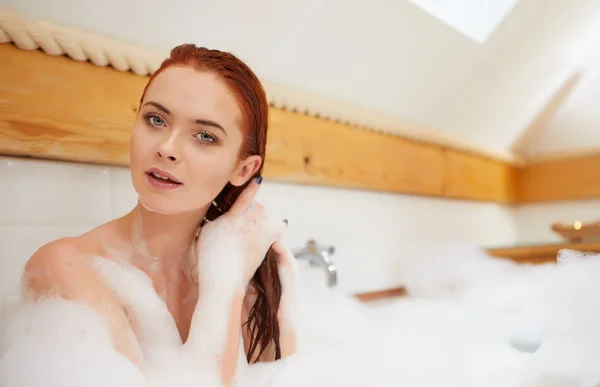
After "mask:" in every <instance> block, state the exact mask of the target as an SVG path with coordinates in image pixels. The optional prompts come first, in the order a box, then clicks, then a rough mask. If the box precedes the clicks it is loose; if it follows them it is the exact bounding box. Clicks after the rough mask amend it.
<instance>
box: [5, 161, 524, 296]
mask: <svg viewBox="0 0 600 387" xmlns="http://www.w3.org/2000/svg"><path fill="white" fill-rule="evenodd" d="M263 184H264V186H263V187H262V188H261V191H260V193H259V200H261V201H262V202H263V203H265V204H266V206H268V207H269V208H270V209H272V210H273V211H275V212H276V213H278V214H281V216H285V217H286V218H288V219H289V221H290V225H289V230H288V233H287V241H288V243H289V245H290V247H302V246H304V244H305V243H306V242H307V240H309V239H310V238H315V239H316V240H317V241H318V242H321V243H323V244H331V245H334V246H335V248H336V249H337V252H336V253H335V255H334V257H333V258H334V260H335V263H336V265H337V267H338V270H339V287H340V289H341V290H343V291H346V292H358V291H369V290H378V289H382V288H386V287H392V286H397V285H398V284H399V283H398V278H399V275H400V273H399V272H398V271H397V270H395V265H396V264H398V260H399V258H400V257H403V256H406V255H407V254H414V252H415V251H417V250H418V248H419V247H421V246H424V245H427V244H432V243H436V242H439V241H444V240H456V239H458V240H463V241H465V240H468V241H472V242H474V243H477V244H479V245H482V246H490V245H510V244H513V243H515V242H516V241H517V234H516V225H515V221H514V214H513V212H512V211H511V210H510V209H505V208H502V207H501V206H498V205H495V204H488V203H470V202H460V201H447V200H439V199H427V198H421V197H409V196H403V195H392V194H383V193H374V192H361V191H350V190H341V189H329V188H321V187H309V186H294V185H285V184H277V183H273V182H269V181H265V183H263ZM0 185H1V186H2V187H3V189H2V190H1V191H0V296H3V297H5V296H7V295H16V294H17V292H18V283H19V279H20V278H19V277H20V273H21V270H22V267H23V265H24V263H25V262H26V260H27V259H28V258H29V257H30V256H31V254H32V253H33V252H34V251H35V250H36V249H38V248H39V247H40V246H41V245H42V244H44V243H47V242H49V241H51V240H54V239H56V238H60V237H63V236H68V235H77V234H80V233H83V232H85V231H87V230H89V229H91V228H92V227H94V226H97V225H99V224H101V223H103V222H106V221H109V220H110V219H113V218H115V217H117V216H120V215H123V214H125V213H126V212H127V211H129V210H130V209H131V208H132V207H133V206H134V205H135V203H136V199H137V197H136V194H135V191H134V190H133V188H132V185H131V183H130V180H129V173H128V170H127V169H125V168H117V167H104V166H91V165H83V164H75V163H62V162H53V161H36V160H27V159H12V158H3V159H0ZM414 259H418V257H417V256H415V258H414ZM306 273H307V274H306V275H308V276H309V278H310V279H311V281H312V280H314V281H317V282H318V283H319V284H323V285H324V284H325V275H324V272H321V271H320V270H318V269H307V270H306Z"/></svg>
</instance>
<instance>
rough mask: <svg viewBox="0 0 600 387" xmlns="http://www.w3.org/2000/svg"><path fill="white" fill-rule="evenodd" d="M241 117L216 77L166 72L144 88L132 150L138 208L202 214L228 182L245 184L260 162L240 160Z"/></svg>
mask: <svg viewBox="0 0 600 387" xmlns="http://www.w3.org/2000/svg"><path fill="white" fill-rule="evenodd" d="M241 122H242V115H241V111H240V109H239V107H238V104H237V102H236V100H235V97H234V96H233V94H232V93H231V92H230V91H229V89H228V87H227V86H226V84H225V83H224V82H223V81H222V80H221V79H220V78H219V77H218V76H217V75H215V74H213V73H209V72H199V71H197V70H195V69H193V68H189V67H170V68H167V69H165V70H164V71H163V72H161V73H160V74H158V75H157V76H156V77H155V78H154V80H153V81H152V83H151V84H150V85H149V86H148V88H147V90H146V94H145V96H144V100H143V101H142V104H141V107H140V111H139V113H138V118H137V120H136V122H135V124H134V126H133V130H132V137H131V144H130V169H131V177H132V181H133V186H134V188H135V190H136V191H137V193H138V196H139V199H140V202H141V203H142V205H144V206H145V207H147V208H149V209H150V210H153V211H156V212H160V213H164V214H175V213H183V212H192V211H204V210H206V209H207V207H208V206H209V205H210V204H211V203H212V201H213V200H214V199H215V198H216V196H217V195H218V194H219V192H220V191H221V190H222V189H223V187H225V185H226V184H227V182H230V183H231V184H233V185H241V184H244V183H245V182H246V181H247V180H248V179H249V178H250V177H251V176H252V175H253V174H254V172H255V171H256V170H257V169H258V168H259V166H260V163H261V158H260V156H256V155H255V156H250V157H248V158H246V159H243V160H241V159H240V158H239V152H240V149H241V146H242V144H243V142H244V133H243V132H242V128H241Z"/></svg>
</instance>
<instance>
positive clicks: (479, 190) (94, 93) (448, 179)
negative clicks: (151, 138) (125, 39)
mask: <svg viewBox="0 0 600 387" xmlns="http://www.w3.org/2000/svg"><path fill="white" fill-rule="evenodd" d="M0 57H2V61H0V73H1V74H2V80H1V81H0V154H4V155H13V156H25V157H38V158H47V159H59V160H67V161H74V162H88V163H101V164H112V165H123V166H125V165H127V164H128V147H129V145H128V144H129V133H130V128H131V125H132V124H133V121H134V119H135V114H136V113H135V112H136V108H137V106H138V100H139V98H140V95H141V93H142V90H143V88H144V85H145V83H146V82H147V78H146V77H141V76H137V75H134V74H132V73H129V72H119V71H117V70H114V69H112V68H100V67H97V66H94V65H92V64H90V63H80V62H76V61H74V60H71V59H68V58H66V57H54V56H50V55H47V54H44V53H42V52H41V51H25V50H21V49H18V48H16V47H14V46H13V45H11V44H2V45H0ZM514 171H515V168H514V167H513V166H512V165H509V164H503V163H501V162H497V161H492V160H489V159H486V158H484V157H481V156H476V155H471V154H468V153H466V152H463V151H460V150H453V149H446V148H444V147H441V146H438V145H433V144H426V143H419V142H416V141H413V140H409V139H405V138H401V137H399V136H393V135H389V134H383V133H378V132H372V131H368V130H364V129H360V128H356V127H352V126H348V125H344V124H340V123H334V122H331V121H327V120H322V119H318V118H315V117H310V116H306V115H302V114H298V113H294V112H289V111H283V110H279V109H275V108H272V109H271V126H270V133H269V143H268V153H267V160H266V162H265V177H266V178H268V179H270V180H275V181H283V182H290V183H299V184H313V185H323V186H333V187H342V188H355V189H365V190H374V191H385V192H394V193H406V194H415V195H426V196H435V197H444V198H454V199H464V200H481V201H492V202H500V203H511V202H514V200H515V195H514V193H513V191H514V189H513V186H514V181H515V178H513V177H514Z"/></svg>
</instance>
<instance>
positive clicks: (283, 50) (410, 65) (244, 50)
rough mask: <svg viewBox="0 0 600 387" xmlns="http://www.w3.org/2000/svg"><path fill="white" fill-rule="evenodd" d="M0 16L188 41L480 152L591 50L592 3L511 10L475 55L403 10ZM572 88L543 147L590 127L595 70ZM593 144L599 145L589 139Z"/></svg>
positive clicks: (372, 5)
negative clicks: (464, 140) (462, 141)
mask: <svg viewBox="0 0 600 387" xmlns="http://www.w3.org/2000/svg"><path fill="white" fill-rule="evenodd" d="M0 5H2V6H5V7H7V8H9V9H12V10H15V11H17V12H19V13H22V14H24V15H29V16H32V17H36V18H40V19H45V20H48V21H51V22H55V23H59V24H62V25H66V26H72V27H76V28H82V29H87V30H91V31H94V32H97V33H101V34H103V35H108V36H111V37H115V38H118V39H121V40H125V41H128V42H132V43H136V44H140V45H142V46H146V47H150V48H154V49H163V50H168V49H170V48H171V47H172V46H174V45H177V44H180V43H183V42H193V43H196V44H199V45H203V46H207V47H212V48H218V49H221V50H227V51H231V52H233V53H235V54H236V55H238V56H240V57H241V58H242V59H244V60H245V61H246V62H247V63H248V64H250V66H251V67H252V68H253V69H254V70H255V71H256V72H257V74H259V76H260V77H261V78H263V79H268V80H270V81H274V82H278V83H282V84H286V85H289V86H293V87H296V88H299V89H301V90H304V91H308V92H313V93H316V94H320V95H324V96H327V97H332V98H336V99H338V100H341V101H346V102H351V103H354V104H357V105H361V106H364V107H368V108H372V109H375V110H379V111H381V112H383V113H387V114H391V115H395V116H398V117H401V118H404V119H408V120H412V121H415V122H419V123H423V124H426V125H428V126H430V127H432V128H434V129H436V130H439V131H443V132H445V133H450V134H453V135H456V136H459V137H463V138H468V139H470V140H471V141H473V142H475V143H477V144H479V145H481V146H482V147H485V148H489V149H491V150H506V149H508V148H510V147H511V144H513V143H514V142H515V141H516V140H517V139H518V138H519V136H520V135H521V134H522V133H523V132H524V131H525V130H526V129H527V128H528V127H529V126H530V125H531V123H532V122H534V121H535V118H536V116H537V115H538V113H539V112H540V111H541V110H542V109H543V108H544V106H545V105H546V104H547V103H548V101H550V99H551V98H552V96H553V94H554V93H556V92H557V91H558V90H559V89H560V88H561V86H562V85H563V83H564V82H566V81H567V80H568V79H569V78H570V77H571V76H572V74H573V73H574V72H575V71H578V70H580V69H581V68H582V66H584V63H585V62H584V61H585V60H588V58H589V57H588V55H589V54H590V52H593V49H594V45H595V44H596V42H595V40H599V39H600V38H599V39H596V38H595V37H596V36H600V34H599V33H598V32H599V31H598V30H599V29H600V23H598V22H597V20H600V2H599V1H597V0H568V1H566V0H551V1H548V0H521V1H519V2H518V3H517V5H516V6H515V7H514V8H513V9H512V10H511V11H510V12H509V14H508V15H507V17H506V18H505V19H504V21H503V22H502V23H501V24H500V26H499V27H498V28H497V29H496V31H495V32H494V33H493V34H492V36H491V37H490V38H489V39H488V40H487V41H486V42H484V43H483V44H480V43H477V42H475V41H473V40H470V39H469V38H467V37H466V36H465V35H463V34H461V33H460V32H458V31H456V30H454V29H453V28H451V27H449V26H448V25H446V24H444V23H443V22H441V21H440V20H439V19H437V18H436V17H434V16H431V15H430V14H428V13H427V12H425V11H424V10H423V9H421V8H420V7H417V6H415V5H413V4H412V3H410V2H409V1H408V0H396V1H388V0H370V1H368V2H367V1H363V0H353V1H350V0H305V1H298V0H295V1H292V0H277V1H276V0H253V1H241V0H239V1H235V0H220V1H204V0H193V1H192V0H172V1H171V2H166V1H163V0H125V1H124V0H105V1H104V2H100V1H97V0H52V1H47V0H0ZM599 41H600V40H599ZM597 63H598V62H596V64H597ZM596 68H597V66H596ZM577 88H579V89H578V90H579V91H577V93H576V94H574V95H573V98H571V99H569V100H568V105H565V108H564V109H562V110H561V109H559V111H558V112H557V114H556V116H554V117H553V118H552V119H551V120H550V122H549V125H548V130H547V131H545V132H544V134H543V135H542V138H545V139H546V140H544V141H546V142H548V141H549V142H552V139H553V138H558V139H559V140H560V139H561V138H562V137H564V136H565V135H566V134H565V133H564V132H565V128H569V129H570V130H571V131H575V132H577V133H579V134H580V135H579V137H582V136H584V135H587V134H589V132H587V131H588V130H591V129H590V128H592V127H593V124H592V122H600V112H599V110H600V109H596V108H595V107H594V105H593V102H592V100H593V97H594V96H595V95H596V94H600V71H597V72H595V75H594V72H593V71H592V72H590V74H589V76H586V77H582V79H581V80H580V83H579V84H578V85H577ZM586 133H587V134H586ZM561 136H562V137H561ZM595 141H596V146H600V135H596V138H595ZM561 142H562V143H563V144H564V141H561ZM534 143H535V144H537V143H536V142H534ZM586 143H587V144H588V145H589V141H586ZM528 146H529V145H528ZM532 146H533V145H532ZM553 146H554V145H553ZM548 147H549V145H546V148H548ZM528 149H529V148H528Z"/></svg>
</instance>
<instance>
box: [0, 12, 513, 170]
mask: <svg viewBox="0 0 600 387" xmlns="http://www.w3.org/2000/svg"><path fill="white" fill-rule="evenodd" d="M0 43H13V44H14V45H16V46H17V47H19V48H21V49H23V50H38V49H39V50H42V51H43V52H45V53H47V54H49V55H66V56H68V57H69V58H71V59H73V60H76V61H80V62H83V61H90V62H91V63H93V64H94V65H96V66H100V67H102V66H111V67H113V68H115V69H117V70H119V71H130V72H133V73H135V74H137V75H141V76H148V75H150V74H152V73H153V72H154V71H156V69H158V67H159V66H160V64H161V62H162V61H163V60H164V59H165V58H166V57H167V55H168V54H167V53H164V52H158V51H154V50H150V49H147V48H144V47H140V46H137V45H133V44H127V43H125V42H122V41H119V40H116V39H111V38H108V37H104V36H100V35H97V34H93V33H91V32H88V31H82V30H77V29H73V28H68V27H63V26H57V25H54V24H52V23H48V22H44V21H39V20H33V19H29V18H25V17H22V16H20V15H17V14H16V13H14V12H12V11H10V10H8V9H5V8H0ZM262 83H263V86H264V88H265V90H266V93H267V98H268V101H269V105H270V106H272V107H275V108H278V109H281V110H288V111H294V112H297V113H300V114H304V115H308V116H312V117H319V118H322V119H326V120H330V121H334V122H339V123H342V124H347V125H351V126H356V127H359V128H362V129H367V130H372V131H378V132H382V133H387V134H392V135H397V136H401V137H404V138H408V139H412V140H415V141H420V142H425V143H429V144H436V145H439V146H446V147H450V148H454V149H461V150H464V151H467V152H470V153H474V154H479V155H482V156H485V157H488V158H492V159H496V160H500V161H503V162H510V163H515V162H518V160H516V158H515V156H514V155H513V154H511V153H505V152H492V151H489V150H486V149H481V148H480V147H478V146H475V145H473V144H469V143H467V142H464V141H462V140H457V139H456V137H449V136H444V135H443V134H442V133H440V132H438V131H432V130H430V129H428V128H426V127H423V126H420V125H417V124H415V123H408V122H406V121H402V120H399V119H397V118H393V117H390V116H385V115H382V114H381V113H377V112H373V111H369V110H367V109H363V108H360V107H357V106H354V105H350V104H344V103H341V102H339V101H334V100H331V99H328V98H324V97H320V96H317V95H314V94H309V93H304V92H300V91H298V90H295V89H292V88H290V87H287V86H283V85H280V84H275V83H272V82H268V81H262Z"/></svg>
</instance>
